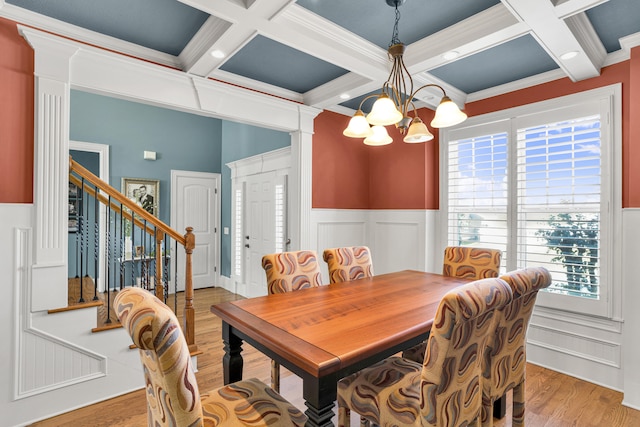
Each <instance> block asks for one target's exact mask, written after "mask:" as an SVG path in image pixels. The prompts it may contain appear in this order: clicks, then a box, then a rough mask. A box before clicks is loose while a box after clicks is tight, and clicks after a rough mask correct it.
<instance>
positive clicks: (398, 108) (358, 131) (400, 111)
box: [342, 0, 467, 145]
mask: <svg viewBox="0 0 640 427" xmlns="http://www.w3.org/2000/svg"><path fill="white" fill-rule="evenodd" d="M386 2H387V4H388V5H389V6H391V7H395V9H396V20H395V25H394V26H393V36H392V38H391V42H390V43H389V48H388V49H387V52H388V55H389V60H390V61H392V66H391V72H390V73H389V77H388V78H387V81H386V82H384V84H383V85H382V89H381V90H380V93H377V94H374V95H369V96H367V97H365V98H364V99H363V100H362V102H360V106H359V107H358V110H357V111H356V113H355V114H354V115H353V117H352V118H351V120H350V121H349V125H348V126H347V128H346V129H345V130H344V132H342V133H343V135H345V136H348V137H351V138H364V143H365V144H367V145H386V144H390V143H391V142H392V141H393V139H392V138H391V137H390V136H389V134H388V133H387V130H386V128H385V126H388V125H393V124H395V125H396V127H397V128H398V129H399V130H400V133H401V134H402V135H405V133H406V135H405V137H404V138H403V141H404V142H408V143H415V142H425V141H429V140H431V139H433V135H432V134H431V132H429V129H427V125H425V124H424V122H423V121H422V120H420V117H418V114H417V112H416V107H415V105H414V104H413V99H414V97H415V95H416V94H417V93H418V92H419V91H421V90H422V89H425V88H427V87H435V88H438V89H440V90H441V91H442V94H443V96H442V99H441V100H440V104H439V105H438V108H436V113H435V116H434V118H433V120H432V121H431V126H432V127H434V128H443V127H449V126H454V125H457V124H458V123H462V122H463V121H465V120H466V119H467V115H466V114H465V113H463V112H462V111H460V109H459V108H458V106H457V105H456V104H455V103H454V102H453V101H452V100H451V98H449V97H448V96H447V93H446V92H445V90H444V89H443V88H442V87H441V86H439V85H437V84H433V83H429V84H426V85H424V86H421V87H419V88H418V89H416V90H415V91H414V90H413V79H412V78H411V75H410V74H409V71H408V70H407V67H406V65H404V62H403V60H402V55H403V54H404V50H405V45H404V43H402V42H401V41H400V39H399V38H398V23H399V22H400V11H399V10H398V6H400V5H402V4H403V3H404V2H405V0H386ZM373 97H377V99H376V101H375V102H374V104H373V107H372V108H371V112H370V113H369V114H367V115H366V117H365V115H364V113H363V112H362V104H364V102H365V101H366V100H367V99H369V98H373ZM410 114H412V115H413V117H410Z"/></svg>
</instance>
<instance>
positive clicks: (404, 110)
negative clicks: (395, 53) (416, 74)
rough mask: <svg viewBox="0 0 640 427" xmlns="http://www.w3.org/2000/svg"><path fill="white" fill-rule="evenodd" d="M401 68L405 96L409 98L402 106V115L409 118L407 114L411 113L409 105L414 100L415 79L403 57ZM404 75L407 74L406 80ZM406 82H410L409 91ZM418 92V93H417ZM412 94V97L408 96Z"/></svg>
mask: <svg viewBox="0 0 640 427" xmlns="http://www.w3.org/2000/svg"><path fill="white" fill-rule="evenodd" d="M400 66H401V69H402V71H403V72H402V71H401V73H400V75H401V76H402V85H403V92H404V94H405V96H407V98H406V99H405V101H404V103H403V105H402V110H401V112H402V115H403V116H405V117H406V116H407V112H408V111H409V103H410V102H411V100H412V99H413V93H414V92H413V78H412V77H411V73H409V70H408V69H407V66H406V65H405V64H404V61H403V60H402V57H400ZM404 74H406V76H407V77H406V78H404V76H403V75H404ZM406 80H409V88H408V89H409V90H407V84H406ZM416 92H417V91H416ZM408 94H411V95H408Z"/></svg>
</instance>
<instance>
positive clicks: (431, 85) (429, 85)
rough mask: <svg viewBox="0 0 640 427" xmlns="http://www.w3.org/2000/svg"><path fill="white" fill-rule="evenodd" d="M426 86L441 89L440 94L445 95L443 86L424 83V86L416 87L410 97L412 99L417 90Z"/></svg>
mask: <svg viewBox="0 0 640 427" xmlns="http://www.w3.org/2000/svg"><path fill="white" fill-rule="evenodd" d="M427 87H437V88H438V89H440V90H441V91H442V96H447V92H445V90H444V88H443V87H442V86H440V85H437V84H435V83H428V84H426V85H424V86H420V87H419V88H418V89H416V90H415V92H413V93H412V94H411V98H410V99H413V98H414V97H415V96H416V94H417V93H418V92H420V91H421V90H422V89H424V88H427Z"/></svg>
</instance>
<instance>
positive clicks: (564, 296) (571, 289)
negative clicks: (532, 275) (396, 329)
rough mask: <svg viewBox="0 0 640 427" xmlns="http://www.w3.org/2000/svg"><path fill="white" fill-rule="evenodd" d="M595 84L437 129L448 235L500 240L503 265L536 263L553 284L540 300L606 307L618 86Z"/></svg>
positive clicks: (476, 241)
mask: <svg viewBox="0 0 640 427" xmlns="http://www.w3.org/2000/svg"><path fill="white" fill-rule="evenodd" d="M617 90H619V89H617ZM593 93H595V95H592V96H591V97H589V96H588V95H582V96H578V95H575V96H573V97H571V96H569V97H566V98H565V99H567V100H566V101H565V100H564V99H563V98H558V99H557V100H551V101H545V102H542V103H539V104H533V105H532V106H524V107H518V108H514V109H511V110H508V111H505V112H500V113H493V114H492V115H489V118H487V119H486V120H487V123H482V122H481V120H482V118H481V117H478V118H471V119H470V120H468V122H469V123H468V124H467V123H465V125H466V127H458V128H456V129H452V130H445V132H443V133H441V135H443V141H442V146H444V147H446V148H445V152H444V153H443V156H444V161H443V165H444V166H445V167H444V168H443V169H444V170H443V180H442V181H443V183H442V192H441V195H442V198H441V203H442V206H443V209H445V210H446V221H447V224H446V225H447V227H446V243H447V244H448V245H461V246H476V247H486V248H494V249H500V250H502V254H503V257H502V263H501V270H502V271H503V272H504V271H510V270H515V269H517V268H524V267H530V266H544V267H546V268H547V269H548V270H549V271H550V272H551V274H552V276H553V284H552V285H551V287H550V288H549V289H547V290H546V291H545V292H544V293H543V294H541V295H539V296H538V302H539V303H540V304H541V305H545V306H548V307H554V308H561V309H564V310H570V311H577V312H584V313H589V314H593V315H602V316H605V315H606V316H611V315H612V310H613V308H612V304H611V303H610V301H609V295H610V294H611V288H612V286H613V285H612V282H613V280H612V277H613V276H614V272H613V270H612V265H613V263H614V262H615V261H614V257H613V254H614V252H615V251H616V250H619V249H615V248H616V247H617V246H615V242H613V241H612V238H611V236H612V235H613V234H614V232H613V230H614V228H616V227H618V228H616V229H619V219H616V218H618V216H617V215H619V208H616V214H615V215H614V214H613V213H612V211H611V206H614V205H615V206H619V204H614V200H613V199H612V198H613V196H614V188H617V186H619V184H614V178H615V180H616V182H618V180H619V179H620V178H619V171H617V170H616V169H614V164H617V162H618V161H619V160H617V159H614V156H613V155H612V153H613V152H614V149H613V141H614V138H613V135H614V133H613V128H614V126H613V125H612V124H611V115H612V107H613V106H614V99H615V98H614V93H617V92H616V90H612V89H603V90H602V91H597V90H595V91H593ZM616 102H619V101H617V100H616ZM616 108H619V104H618V105H617V106H616ZM616 123H617V124H616V126H619V121H617V122H616ZM615 141H616V144H620V138H619V137H618V138H616V140H615ZM616 151H617V150H616ZM617 155H619V154H617ZM618 169H619V168H618Z"/></svg>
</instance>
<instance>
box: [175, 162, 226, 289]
mask: <svg viewBox="0 0 640 427" xmlns="http://www.w3.org/2000/svg"><path fill="white" fill-rule="evenodd" d="M220 181H221V177H220V174H216V173H207V172H192V171H179V170H172V171H171V228H173V229H174V230H177V231H178V232H179V233H183V234H184V233H186V227H193V233H194V235H195V237H196V247H195V249H194V251H193V255H192V257H193V258H192V260H193V263H192V269H193V270H192V273H193V287H194V289H198V288H205V287H211V286H214V285H216V284H217V283H218V282H219V275H220V272H219V268H218V265H219V263H220V237H219V236H220V234H219V229H220V191H219V188H220ZM172 252H174V251H173V249H172ZM175 255H176V256H172V257H171V266H172V274H171V278H172V279H173V277H174V275H175V271H176V268H177V272H178V284H177V285H178V287H177V289H178V291H182V290H184V271H185V268H184V265H185V264H184V260H185V252H184V248H182V247H181V246H178V253H177V254H175ZM176 262H177V264H176Z"/></svg>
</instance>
